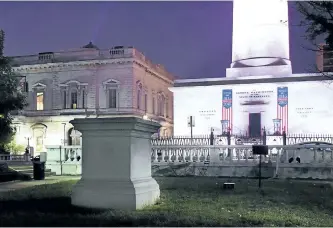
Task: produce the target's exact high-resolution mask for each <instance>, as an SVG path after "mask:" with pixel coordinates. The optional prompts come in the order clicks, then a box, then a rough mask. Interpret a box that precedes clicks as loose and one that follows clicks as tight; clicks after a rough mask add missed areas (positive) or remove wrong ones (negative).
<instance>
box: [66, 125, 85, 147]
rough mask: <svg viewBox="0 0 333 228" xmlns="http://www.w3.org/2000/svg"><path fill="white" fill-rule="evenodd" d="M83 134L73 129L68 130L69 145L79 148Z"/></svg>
mask: <svg viewBox="0 0 333 228" xmlns="http://www.w3.org/2000/svg"><path fill="white" fill-rule="evenodd" d="M81 135H82V134H81V132H79V131H77V130H75V129H74V128H71V129H69V130H68V145H69V146H79V145H81Z"/></svg>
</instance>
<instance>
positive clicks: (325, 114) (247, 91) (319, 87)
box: [172, 81, 333, 135]
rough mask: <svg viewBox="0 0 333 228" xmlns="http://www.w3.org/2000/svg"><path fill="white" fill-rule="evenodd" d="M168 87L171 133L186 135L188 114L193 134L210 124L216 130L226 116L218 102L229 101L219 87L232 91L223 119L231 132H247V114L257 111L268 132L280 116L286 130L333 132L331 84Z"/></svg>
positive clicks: (205, 130) (188, 130)
mask: <svg viewBox="0 0 333 228" xmlns="http://www.w3.org/2000/svg"><path fill="white" fill-rule="evenodd" d="M278 88H280V89H278ZM172 90H173V92H174V135H190V128H189V127H188V126H187V118H188V116H191V115H192V116H194V121H195V127H194V128H193V135H203V134H209V133H210V129H211V127H213V128H214V129H215V130H216V132H217V133H219V132H220V131H221V130H222V126H221V120H222V117H223V118H226V116H225V115H222V109H223V106H222V103H223V102H224V103H227V102H229V101H228V99H225V100H224V101H222V100H223V99H222V91H223V90H232V101H231V102H232V105H231V107H230V108H231V109H232V110H231V112H232V115H231V117H227V118H229V119H230V122H231V131H232V133H233V134H246V133H247V132H248V128H249V113H261V127H262V128H263V127H265V128H266V129H267V131H268V132H270V133H273V131H274V129H273V119H275V118H279V119H283V120H282V125H281V128H282V127H283V126H284V127H285V128H286V131H287V132H288V133H320V134H322V133H333V102H332V100H333V86H331V85H329V84H327V83H325V82H319V81H318V82H292V83H290V82H289V83H279V84H274V83H265V84H250V85H223V86H207V87H176V88H172ZM278 90H280V95H281V96H280V99H279V102H278ZM286 91H287V92H286ZM251 95H252V96H251ZM226 106H227V107H228V105H226ZM230 108H229V110H228V111H230Z"/></svg>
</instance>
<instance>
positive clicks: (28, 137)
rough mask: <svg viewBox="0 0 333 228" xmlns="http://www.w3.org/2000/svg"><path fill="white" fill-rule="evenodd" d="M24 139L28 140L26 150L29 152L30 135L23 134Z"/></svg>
mask: <svg viewBox="0 0 333 228" xmlns="http://www.w3.org/2000/svg"><path fill="white" fill-rule="evenodd" d="M24 138H25V139H26V140H28V146H27V148H28V152H29V153H30V139H31V136H30V135H27V136H25V137H24Z"/></svg>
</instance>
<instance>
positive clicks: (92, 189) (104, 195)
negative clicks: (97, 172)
mask: <svg viewBox="0 0 333 228" xmlns="http://www.w3.org/2000/svg"><path fill="white" fill-rule="evenodd" d="M159 197H160V188H159V185H158V184H157V182H156V180H155V179H153V178H151V177H150V178H147V179H137V180H126V181H125V180H119V181H117V182H116V181H106V180H96V179H95V180H87V179H81V180H80V181H79V182H78V183H77V184H76V185H75V186H74V188H73V193H72V204H73V205H75V206H81V207H87V208H101V209H110V208H112V209H122V210H129V209H132V210H136V209H141V208H143V207H144V206H147V205H151V204H154V203H155V202H156V200H158V199H159Z"/></svg>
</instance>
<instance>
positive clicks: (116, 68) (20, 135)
mask: <svg viewBox="0 0 333 228" xmlns="http://www.w3.org/2000/svg"><path fill="white" fill-rule="evenodd" d="M13 64H14V70H15V72H16V73H17V74H18V75H21V76H24V77H25V79H26V80H27V82H28V95H27V97H28V98H27V99H28V103H29V105H28V106H27V107H26V108H25V110H23V111H20V112H19V113H16V115H15V121H14V123H15V124H16V126H17V134H16V141H17V143H20V144H24V145H27V144H28V143H29V145H30V146H32V147H33V148H34V151H35V152H37V153H38V152H40V151H44V150H45V146H46V145H60V144H66V145H75V144H79V143H80V137H79V136H80V133H79V132H77V131H75V130H74V131H73V127H72V126H71V124H70V123H69V121H70V120H72V119H74V118H85V117H99V116H138V117H142V118H147V119H151V120H152V121H157V122H159V123H160V124H161V125H162V128H161V129H160V132H159V133H160V135H171V134H172V131H173V110H172V109H173V94H172V92H170V91H169V90H168V87H171V86H172V85H173V80H174V78H173V76H172V75H171V74H170V73H168V72H167V71H166V70H165V69H164V67H163V66H161V65H159V64H153V63H152V62H151V61H150V60H148V59H147V58H146V57H145V56H144V55H143V54H142V53H141V52H139V51H138V50H136V49H135V48H133V47H122V46H120V47H114V48H111V49H108V50H99V49H98V48H97V47H96V46H94V45H93V44H92V43H89V44H88V45H86V46H84V47H82V48H79V49H73V50H68V51H60V52H45V53H39V54H37V55H29V56H17V57H13ZM23 80H24V78H23ZM35 154H36V153H35Z"/></svg>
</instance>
